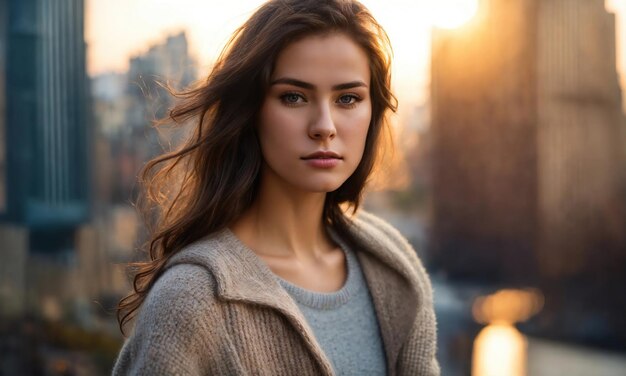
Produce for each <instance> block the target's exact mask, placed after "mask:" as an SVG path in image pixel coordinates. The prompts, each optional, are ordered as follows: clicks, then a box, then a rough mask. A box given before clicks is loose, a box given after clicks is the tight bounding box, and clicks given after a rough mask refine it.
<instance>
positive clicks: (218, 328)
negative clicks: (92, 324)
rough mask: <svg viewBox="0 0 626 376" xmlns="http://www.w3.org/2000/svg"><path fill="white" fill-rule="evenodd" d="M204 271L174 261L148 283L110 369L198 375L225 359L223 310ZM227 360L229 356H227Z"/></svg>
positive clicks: (117, 372)
mask: <svg viewBox="0 0 626 376" xmlns="http://www.w3.org/2000/svg"><path fill="white" fill-rule="evenodd" d="M214 285H215V282H214V280H213V278H212V276H211V275H210V274H209V272H208V271H207V270H206V269H204V268H202V267H199V266H195V265H188V264H187V265H175V266H173V267H171V268H170V269H168V270H167V271H166V272H165V273H164V274H163V275H162V276H161V277H159V279H158V280H157V281H156V283H155V285H154V286H153V287H152V289H151V290H150V292H149V293H148V295H147V297H146V300H145V301H144V303H143V305H142V307H141V309H140V312H139V314H138V316H137V318H136V322H135V327H134V330H133V332H132V334H131V336H130V337H129V338H128V339H127V340H126V342H125V343H124V346H123V347H122V349H121V351H120V354H119V356H118V359H117V361H116V363H115V365H114V368H113V375H114V376H118V375H204V374H207V373H208V372H207V371H209V370H210V369H214V366H216V365H217V364H219V365H220V368H221V369H222V370H224V367H227V366H228V363H229V361H228V359H225V357H223V356H222V355H223V354H224V353H225V352H226V351H225V350H226V347H227V346H226V342H227V341H225V338H226V336H227V335H226V331H225V326H224V320H223V314H222V312H221V309H220V308H219V306H218V305H217V304H216V302H215V296H214V294H213V291H214ZM231 360H232V359H231Z"/></svg>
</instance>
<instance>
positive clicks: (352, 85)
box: [258, 33, 372, 192]
mask: <svg viewBox="0 0 626 376" xmlns="http://www.w3.org/2000/svg"><path fill="white" fill-rule="evenodd" d="M369 89H370V69H369V63H368V58H367V55H366V53H365V51H364V50H363V49H361V47H360V46H359V45H357V44H356V43H355V42H353V41H352V40H351V39H350V38H349V37H347V36H346V35H344V34H339V33H337V34H330V35H324V36H310V37H306V38H304V39H302V40H300V41H297V42H295V43H292V44H290V45H288V46H287V47H286V48H285V49H284V50H283V51H282V52H281V53H280V54H279V55H278V59H277V61H276V66H275V69H274V73H273V74H272V78H271V83H270V88H269V90H268V92H267V93H266V96H265V100H264V102H263V105H262V107H261V112H260V117H259V125H258V134H259V139H260V144H261V150H262V153H263V158H264V160H265V163H264V166H263V179H264V180H266V181H265V182H266V183H267V179H270V180H272V182H274V183H279V184H283V185H284V184H286V186H288V187H293V188H295V189H299V190H304V191H309V192H331V191H334V190H336V189H337V188H339V187H340V186H341V184H343V183H344V182H345V181H346V180H347V179H348V178H349V177H350V175H352V173H353V172H354V171H355V169H356V168H357V166H358V165H359V162H360V161H361V157H362V156H363V150H364V147H365V139H366V137H367V131H368V128H369V124H370V120H371V117H372V104H371V99H370V94H369V93H370V90H369Z"/></svg>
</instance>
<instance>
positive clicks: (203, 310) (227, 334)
mask: <svg viewBox="0 0 626 376" xmlns="http://www.w3.org/2000/svg"><path fill="white" fill-rule="evenodd" d="M350 223H351V225H350V230H349V233H350V237H351V238H352V239H353V241H354V242H355V243H356V244H355V248H354V249H355V250H357V257H358V259H359V262H360V264H361V268H362V271H363V275H364V276H365V279H366V281H367V284H368V287H369V289H370V294H371V296H372V301H373V303H374V308H375V311H376V316H377V318H378V322H379V326H380V331H381V335H382V339H383V345H384V349H385V356H386V360H387V374H388V375H390V376H395V375H419V376H421V375H439V366H438V363H437V360H436V358H435V351H436V321H435V315H434V311H433V301H432V288H431V285H430V281H429V279H428V276H427V274H426V271H425V270H424V268H423V266H422V264H421V262H420V260H419V259H418V258H417V256H416V254H415V251H414V250H413V249H412V247H411V246H410V245H409V244H408V242H407V241H406V240H405V239H404V238H403V237H402V236H401V235H400V234H399V233H398V232H397V231H396V230H395V229H394V228H393V227H391V226H390V225H389V224H387V223H386V222H384V221H382V220H381V219H379V218H377V217H375V216H373V215H371V214H368V213H365V212H361V213H360V214H359V215H358V216H357V217H355V218H353V219H351V220H350ZM113 375H299V376H300V375H334V373H333V369H332V366H331V364H330V362H329V360H328V358H327V357H326V355H325V354H324V352H323V350H322V348H321V346H320V345H319V343H318V342H317V341H316V339H315V336H314V333H313V331H312V329H311V328H310V326H309V325H308V324H307V321H306V319H305V318H304V316H303V315H302V313H301V312H300V310H299V309H298V306H297V304H296V303H295V302H294V300H293V299H292V298H291V297H290V296H289V294H288V293H287V292H286V291H285V290H284V289H283V288H282V287H281V286H280V284H279V282H278V281H277V280H276V278H275V276H274V275H273V273H272V272H271V270H270V269H269V268H268V266H267V265H266V264H265V263H264V262H263V261H262V260H261V259H260V258H259V257H258V256H256V255H255V254H254V253H253V252H252V251H250V250H249V249H247V248H246V247H244V246H243V245H242V243H241V242H239V241H238V239H237V238H235V237H234V235H233V234H232V232H230V230H228V229H224V230H221V231H218V232H216V233H214V234H211V235H209V236H207V237H205V238H203V239H201V240H199V241H197V242H195V243H193V244H191V245H189V246H187V247H186V248H185V249H183V250H181V251H180V252H179V253H177V254H176V255H175V256H173V257H172V258H171V259H170V261H169V262H168V264H167V267H166V270H165V272H164V273H163V274H162V275H161V276H160V277H159V278H158V280H157V281H156V283H155V284H154V286H153V287H152V289H151V290H150V292H149V293H148V295H147V297H146V300H145V301H144V303H143V305H142V307H141V309H140V311H139V314H138V316H137V319H136V322H135V327H134V329H133V332H132V334H131V335H130V337H129V338H128V339H127V340H126V342H125V343H124V346H123V347H122V349H121V351H120V354H119V356H118V359H117V361H116V363H115V366H114V368H113Z"/></svg>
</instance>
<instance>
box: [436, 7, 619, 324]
mask: <svg viewBox="0 0 626 376" xmlns="http://www.w3.org/2000/svg"><path fill="white" fill-rule="evenodd" d="M432 44H433V46H432V65H431V66H432V68H431V69H432V147H433V149H432V158H433V161H432V163H433V196H434V197H433V198H434V200H433V237H432V242H431V244H432V251H433V253H434V257H435V258H436V259H437V261H438V263H439V264H440V265H442V266H443V268H444V269H445V270H447V271H448V272H449V273H450V274H451V275H452V276H455V277H469V278H474V279H482V280H487V281H495V282H505V283H527V284H528V283H530V284H532V283H540V284H543V286H546V288H547V289H549V288H551V287H550V286H557V287H556V289H557V290H558V291H559V293H558V294H557V293H556V292H555V293H554V294H552V295H550V291H548V292H547V296H549V297H550V298H555V297H556V296H561V299H564V298H563V296H564V295H566V294H564V293H563V290H562V289H561V288H562V286H563V285H562V284H564V283H569V284H570V285H571V286H576V288H580V289H581V290H577V291H578V295H577V299H574V301H577V302H579V303H577V304H579V305H580V307H578V306H577V305H570V306H569V308H571V309H573V310H576V309H578V308H580V310H579V311H577V312H582V311H584V310H585V309H586V307H585V306H589V305H592V304H596V303H597V304H599V305H596V306H595V308H597V309H600V310H601V309H607V310H608V311H609V312H613V313H615V312H617V311H618V308H619V307H621V311H620V312H623V309H624V308H626V307H624V305H625V301H624V298H622V297H621V296H622V295H623V293H621V292H619V291H618V289H617V288H616V287H614V286H613V285H615V286H623V283H619V281H622V282H626V281H624V276H623V275H622V274H623V270H624V268H625V267H626V237H625V234H626V231H624V230H625V229H626V210H625V203H624V202H625V198H626V197H625V195H626V190H625V180H624V178H625V176H624V172H625V170H624V166H625V164H624V155H623V154H624V152H623V151H624V125H625V121H624V115H623V113H622V110H621V93H620V89H619V84H618V76H617V71H616V51H615V45H616V41H615V16H614V15H613V14H610V13H608V12H607V11H606V10H605V8H604V1H603V0H484V1H482V3H481V11H480V14H479V16H478V17H477V18H476V19H475V20H474V21H473V22H472V23H470V24H468V25H466V26H464V27H463V28H461V29H457V30H437V31H436V32H435V33H434V35H433V41H432ZM572 288H574V287H572ZM598 292H601V293H598ZM594 295H595V297H594ZM617 295H619V296H617ZM594 299H595V300H594ZM556 300H557V299H551V300H547V306H546V308H547V310H548V311H549V310H550V304H562V306H561V307H563V306H564V305H566V304H570V303H571V302H564V301H561V302H556ZM564 300H567V299H564ZM601 307H603V308H601ZM595 308H594V309H595ZM553 312H558V309H555V310H554V311H553ZM572 315H573V316H572ZM572 315H570V316H569V317H574V316H575V313H572ZM615 317H616V316H613V318H612V319H609V320H607V321H606V326H605V328H604V329H600V328H596V329H598V332H600V331H602V332H603V333H605V332H607V331H609V329H610V327H611V325H615V323H616V321H613V322H612V323H611V320H613V319H615ZM553 319H554V320H557V321H558V317H553ZM562 322H563V320H562ZM596 324H598V325H599V323H598V322H596ZM622 335H626V333H622Z"/></svg>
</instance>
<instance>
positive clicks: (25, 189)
mask: <svg viewBox="0 0 626 376" xmlns="http://www.w3.org/2000/svg"><path fill="white" fill-rule="evenodd" d="M363 2H364V4H365V5H367V6H368V7H370V9H371V10H372V12H373V14H374V16H375V17H377V18H378V19H379V21H380V22H381V23H382V24H383V26H384V27H386V28H387V30H388V32H389V35H390V38H391V42H392V45H393V46H394V50H395V56H396V61H395V63H394V88H395V90H396V92H397V94H398V97H399V100H400V111H399V113H398V114H397V115H396V116H394V118H393V123H394V128H395V129H394V130H395V134H396V142H395V147H396V152H395V159H394V160H393V161H391V162H389V163H390V164H391V166H392V168H391V169H389V170H390V172H388V173H386V174H384V175H380V177H379V179H378V180H377V184H374V185H373V186H372V187H371V189H370V191H369V192H368V194H367V196H366V200H365V207H366V208H367V209H368V210H370V211H373V212H375V213H377V214H378V215H380V216H382V217H384V218H386V219H387V220H389V221H390V222H392V223H393V224H394V225H396V226H397V227H398V228H399V229H400V231H401V232H402V233H403V234H405V235H406V236H407V237H408V239H409V240H410V241H411V243H412V244H413V245H414V247H415V249H416V250H417V252H418V254H419V256H420V257H421V258H422V260H423V261H424V263H425V265H426V266H427V268H428V270H429V272H430V274H431V276H432V280H433V286H434V291H435V306H436V307H435V308H436V311H437V318H438V322H439V332H438V335H439V348H438V356H439V361H440V363H441V366H442V373H443V374H444V375H474V376H478V375H482V376H486V375H490V376H516V375H519V376H522V375H596V376H599V375H607V376H608V375H615V376H617V375H624V374H625V372H626V371H625V370H626V315H625V314H624V312H626V294H625V293H624V287H625V286H626V133H625V132H626V116H625V115H624V109H625V108H626V99H625V98H624V95H623V90H624V88H625V87H626V1H625V0H606V1H604V0H465V1H464V0H447V1H444V0H440V1H437V2H431V1H426V0H416V1H412V2H408V1H400V0H388V1H379V2H376V1H374V0H371V1H363ZM260 3H261V2H260V1H252V0H247V1H241V2H238V4H230V5H226V4H221V3H219V2H210V1H192V0H181V1H179V2H175V1H167V0H160V1H156V0H152V1H147V0H132V1H131V0H127V1H122V0H111V1H99V0H0V375H106V374H109V373H110V371H111V367H112V364H113V361H114V359H115V356H116V355H117V352H118V351H119V348H120V346H121V344H122V342H123V337H122V335H121V333H120V331H119V328H118V326H117V322H116V318H115V309H114V308H115V305H116V304H117V301H118V300H119V299H120V298H121V297H123V296H125V295H126V294H127V293H128V291H129V289H130V282H129V281H130V278H129V273H128V271H127V269H126V267H125V264H126V263H128V262H130V261H133V260H137V259H139V258H142V257H145V255H144V254H142V252H141V251H140V247H141V245H142V244H143V242H144V241H145V236H146V234H145V230H144V228H143V226H142V223H141V221H140V219H139V217H138V215H137V213H136V212H135V209H134V207H133V201H134V200H135V198H136V195H137V193H138V181H137V174H138V172H139V170H140V169H141V167H142V166H143V165H144V164H145V162H146V161H147V160H149V159H150V158H152V157H154V156H156V155H158V154H160V153H162V152H163V150H164V149H168V148H170V147H171V145H176V143H177V142H178V140H179V139H180V137H181V136H182V135H181V134H180V132H172V131H171V130H170V131H168V130H167V129H165V130H161V131H157V130H155V128H154V127H153V122H154V120H156V119H160V118H162V117H163V116H165V115H166V114H167V110H168V108H169V107H170V106H171V105H172V104H173V103H174V102H173V98H172V97H171V96H170V95H169V94H168V92H167V91H165V90H164V89H163V88H162V87H161V86H160V85H159V84H158V82H168V83H170V84H171V85H173V86H174V87H176V88H179V89H180V88H184V87H185V86H187V85H189V84H191V83H193V82H194V81H195V80H201V79H203V78H204V77H205V76H206V75H207V73H208V71H209V69H210V65H211V61H212V59H213V58H214V57H215V56H216V54H217V53H218V52H219V49H220V46H221V45H222V44H223V43H224V42H225V40H226V38H227V36H228V34H229V33H230V32H232V31H233V30H234V29H235V28H236V27H237V26H238V24H240V23H241V22H243V21H244V20H245V19H246V18H247V16H249V15H250V13H251V12H252V11H253V10H254V9H255V8H256V7H257V6H258V5H259V4H260ZM434 3H436V4H434ZM620 87H621V88H622V89H620Z"/></svg>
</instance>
